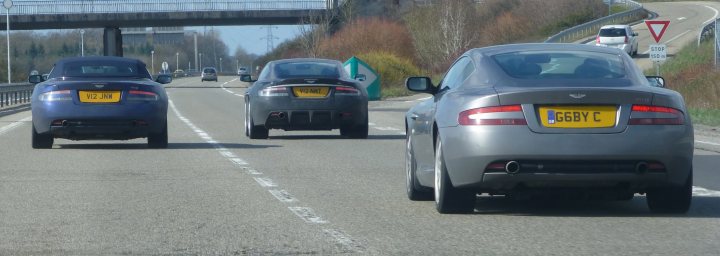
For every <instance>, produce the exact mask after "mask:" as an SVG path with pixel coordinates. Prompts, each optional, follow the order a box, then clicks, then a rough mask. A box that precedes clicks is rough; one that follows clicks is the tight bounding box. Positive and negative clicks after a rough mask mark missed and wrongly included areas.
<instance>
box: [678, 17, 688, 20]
mask: <svg viewBox="0 0 720 256" xmlns="http://www.w3.org/2000/svg"><path fill="white" fill-rule="evenodd" d="M677 20H687V18H685V17H680V18H677Z"/></svg>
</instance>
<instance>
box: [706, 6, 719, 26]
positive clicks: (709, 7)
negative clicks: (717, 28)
mask: <svg viewBox="0 0 720 256" xmlns="http://www.w3.org/2000/svg"><path fill="white" fill-rule="evenodd" d="M703 6H704V7H705V8H708V9H710V10H712V11H713V12H715V15H713V17H712V18H710V19H708V20H706V21H705V22H703V24H705V23H709V22H711V21H714V20H715V19H717V17H718V15H720V11H718V10H717V9H715V8H713V7H711V6H707V5H703Z"/></svg>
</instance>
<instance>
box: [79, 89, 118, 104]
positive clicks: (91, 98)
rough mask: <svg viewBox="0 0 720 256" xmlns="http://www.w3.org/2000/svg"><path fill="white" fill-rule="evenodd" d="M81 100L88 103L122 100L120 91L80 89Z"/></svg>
mask: <svg viewBox="0 0 720 256" xmlns="http://www.w3.org/2000/svg"><path fill="white" fill-rule="evenodd" d="M79 96H80V102H87V103H113V102H120V92H118V91H80V92H79Z"/></svg>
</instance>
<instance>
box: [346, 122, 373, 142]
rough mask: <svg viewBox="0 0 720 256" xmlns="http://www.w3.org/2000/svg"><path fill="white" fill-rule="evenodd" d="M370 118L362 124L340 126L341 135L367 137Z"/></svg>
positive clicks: (354, 137) (358, 137)
mask: <svg viewBox="0 0 720 256" xmlns="http://www.w3.org/2000/svg"><path fill="white" fill-rule="evenodd" d="M369 130H370V128H369V126H368V119H367V117H366V118H365V121H364V122H363V123H362V124H359V125H355V126H347V127H340V135H342V136H347V137H350V138H353V139H367V137H368V133H369Z"/></svg>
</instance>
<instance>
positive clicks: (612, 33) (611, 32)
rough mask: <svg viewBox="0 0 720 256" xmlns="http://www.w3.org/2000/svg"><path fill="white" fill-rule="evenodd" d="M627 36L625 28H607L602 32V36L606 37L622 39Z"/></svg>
mask: <svg viewBox="0 0 720 256" xmlns="http://www.w3.org/2000/svg"><path fill="white" fill-rule="evenodd" d="M625 35H626V34H625V29H624V28H606V29H601V30H600V36H604V37H621V36H625Z"/></svg>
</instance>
